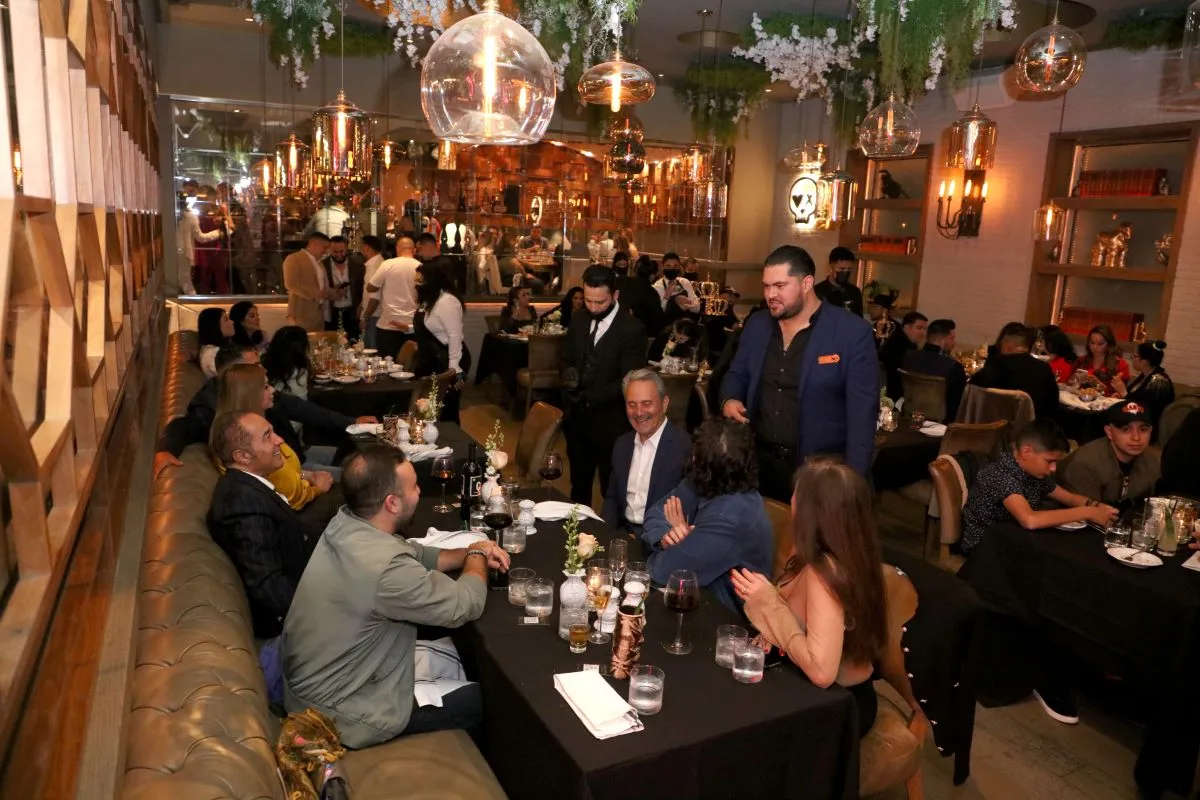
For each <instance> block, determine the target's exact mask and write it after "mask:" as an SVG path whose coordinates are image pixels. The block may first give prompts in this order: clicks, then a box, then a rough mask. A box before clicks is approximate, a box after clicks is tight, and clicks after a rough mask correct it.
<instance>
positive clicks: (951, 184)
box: [949, 181, 954, 200]
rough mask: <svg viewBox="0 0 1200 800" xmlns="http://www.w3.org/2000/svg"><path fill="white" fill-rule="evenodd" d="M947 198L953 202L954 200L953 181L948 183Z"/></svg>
mask: <svg viewBox="0 0 1200 800" xmlns="http://www.w3.org/2000/svg"><path fill="white" fill-rule="evenodd" d="M949 197H950V199H951V200H953V199H954V181H950V195H949Z"/></svg>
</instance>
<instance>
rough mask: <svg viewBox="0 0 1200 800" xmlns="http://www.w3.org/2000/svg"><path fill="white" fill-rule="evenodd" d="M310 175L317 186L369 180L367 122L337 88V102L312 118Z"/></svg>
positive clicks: (343, 28) (343, 82) (343, 47)
mask: <svg viewBox="0 0 1200 800" xmlns="http://www.w3.org/2000/svg"><path fill="white" fill-rule="evenodd" d="M342 3H343V4H342V7H341V34H342V42H341V85H342V86H343V87H344V86H345V85H346V8H345V5H344V3H345V0H342ZM312 126H313V136H312V157H313V174H314V176H315V178H316V181H317V183H318V185H319V186H321V187H323V188H325V189H326V191H329V190H331V188H332V187H333V184H334V183H341V182H350V183H354V182H361V181H369V180H370V179H371V119H370V117H368V116H367V113H366V112H365V111H363V110H362V109H361V108H359V107H358V106H356V105H354V104H353V103H351V102H350V101H349V100H347V99H346V91H345V89H338V93H337V99H335V100H334V101H333V102H332V103H330V104H329V105H327V106H323V107H321V108H319V109H317V111H316V112H315V113H314V114H313V115H312Z"/></svg>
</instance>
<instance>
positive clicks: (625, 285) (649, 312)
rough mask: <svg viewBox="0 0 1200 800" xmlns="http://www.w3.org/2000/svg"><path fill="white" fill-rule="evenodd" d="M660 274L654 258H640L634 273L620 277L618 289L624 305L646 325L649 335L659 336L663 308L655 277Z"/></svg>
mask: <svg viewBox="0 0 1200 800" xmlns="http://www.w3.org/2000/svg"><path fill="white" fill-rule="evenodd" d="M657 275H658V264H656V263H655V262H654V260H653V259H650V258H647V259H645V260H641V259H639V260H638V264H637V268H636V270H635V272H634V274H633V275H629V276H627V277H624V278H619V279H618V281H617V291H618V292H619V293H620V295H621V297H622V298H623V301H622V305H623V306H625V307H626V308H628V309H629V313H630V314H633V316H634V317H635V318H636V319H637V320H638V322H641V323H642V324H643V325H644V326H646V333H647V335H649V336H657V335H658V332H659V331H660V330H662V320H663V309H662V302H661V301H660V300H659V297H658V292H657V291H655V289H654V279H655V277H656V276H657Z"/></svg>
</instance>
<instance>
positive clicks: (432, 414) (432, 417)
mask: <svg viewBox="0 0 1200 800" xmlns="http://www.w3.org/2000/svg"><path fill="white" fill-rule="evenodd" d="M441 414H442V401H441V400H440V399H439V398H438V393H437V385H436V384H434V385H433V386H431V387H429V396H428V397H422V398H420V399H418V400H417V419H420V420H423V421H425V422H433V423H435V424H436V423H437V421H438V418H439V417H440V416H441Z"/></svg>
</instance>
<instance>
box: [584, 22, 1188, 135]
mask: <svg viewBox="0 0 1200 800" xmlns="http://www.w3.org/2000/svg"><path fill="white" fill-rule="evenodd" d="M1196 2H1198V3H1200V0H1196ZM645 137H646V128H645V126H644V125H642V121H641V120H640V119H638V118H637V117H636V116H634V115H633V114H622V115H621V116H619V117H614V118H613V120H612V121H611V122H609V123H608V128H607V129H606V130H605V132H604V138H606V139H608V140H609V141H610V142H621V141H626V140H632V141H635V142H640V141H642V139H644V138H645Z"/></svg>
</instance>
